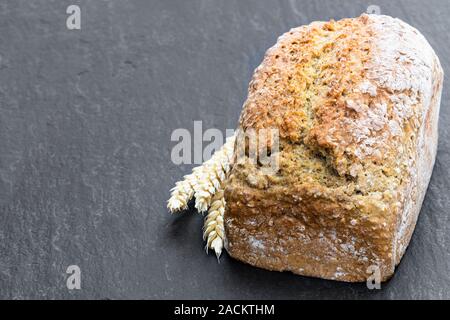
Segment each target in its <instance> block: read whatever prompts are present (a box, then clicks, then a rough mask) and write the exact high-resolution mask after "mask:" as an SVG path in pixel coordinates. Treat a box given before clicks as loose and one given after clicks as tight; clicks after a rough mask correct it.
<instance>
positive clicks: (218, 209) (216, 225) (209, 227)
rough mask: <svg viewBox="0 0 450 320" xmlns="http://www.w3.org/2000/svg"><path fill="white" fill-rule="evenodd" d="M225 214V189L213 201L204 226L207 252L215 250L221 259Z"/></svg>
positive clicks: (217, 193) (216, 194) (215, 195)
mask: <svg viewBox="0 0 450 320" xmlns="http://www.w3.org/2000/svg"><path fill="white" fill-rule="evenodd" d="M224 213H225V198H224V194H223V189H219V190H218V191H217V192H216V193H215V194H214V196H213V198H212V200H211V206H210V208H209V210H208V215H207V216H206V217H205V221H204V224H203V240H206V252H208V249H212V250H214V252H215V253H216V256H217V259H219V257H220V255H221V253H222V249H223V243H224V227H223V215H224Z"/></svg>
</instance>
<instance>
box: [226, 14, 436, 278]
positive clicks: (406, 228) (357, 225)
mask: <svg viewBox="0 0 450 320" xmlns="http://www.w3.org/2000/svg"><path fill="white" fill-rule="evenodd" d="M442 82H443V71H442V68H441V65H440V63H439V59H438V57H437V56H436V54H435V53H434V51H433V49H432V48H431V47H430V45H429V44H428V42H427V41H426V39H425V38H424V37H423V36H422V35H421V34H420V33H419V31H417V30H416V29H414V28H413V27H411V26H409V25H408V24H406V23H405V22H403V21H401V20H399V19H394V18H391V17H388V16H382V15H362V16H360V17H358V18H353V19H343V20H340V21H330V22H313V23H311V24H310V25H308V26H302V27H299V28H294V29H292V30H290V31H289V32H287V33H286V34H284V35H282V36H281V37H280V38H279V39H278V42H277V43H276V44H275V46H273V47H272V48H270V49H269V50H268V51H267V53H266V55H265V58H264V60H263V62H262V64H261V65H260V66H259V67H258V68H257V69H256V70H255V73H254V75H253V78H252V81H251V82H250V85H249V90H248V98H247V100H246V102H245V103H244V107H243V111H242V114H241V117H240V121H239V127H238V129H239V131H238V132H239V135H242V134H244V133H245V132H246V131H248V130H249V129H254V130H259V129H262V128H276V129H278V131H279V154H278V157H279V158H278V159H279V169H278V171H275V172H267V171H263V170H261V165H258V164H254V163H253V162H252V161H247V160H246V159H245V158H244V159H243V161H239V162H238V163H235V164H234V166H233V168H232V171H231V173H230V176H229V178H228V181H227V184H226V189H225V201H226V210H225V217H224V219H225V232H226V239H227V241H226V244H225V245H226V248H227V250H228V252H229V254H230V255H231V256H232V257H234V258H236V259H239V260H241V261H243V262H246V263H249V264H251V265H254V266H257V267H261V268H265V269H269V270H277V271H292V272H294V273H297V274H301V275H306V276H314V277H320V278H326V279H335V280H342V281H352V282H353V281H365V280H366V279H367V277H368V276H369V274H368V273H367V272H368V268H369V267H370V266H375V267H377V268H379V270H380V272H381V278H382V280H386V279H388V278H389V277H390V276H392V274H393V272H394V269H395V266H396V265H397V264H398V263H399V262H400V259H401V258H402V256H403V254H404V252H405V249H406V247H407V245H408V243H409V240H410V238H411V235H412V233H413V230H414V227H415V224H416V221H417V217H418V214H419V211H420V208H421V205H422V201H423V198H424V195H425V192H426V189H427V185H428V182H429V180H430V176H431V172H432V168H433V165H434V160H435V155H436V146H437V135H438V130H437V124H438V114H439V104H440V97H441V90H442ZM259 143H260V145H261V143H262V144H270V141H269V140H267V141H260V142H259ZM372 268H373V267H372ZM369 270H373V269H369Z"/></svg>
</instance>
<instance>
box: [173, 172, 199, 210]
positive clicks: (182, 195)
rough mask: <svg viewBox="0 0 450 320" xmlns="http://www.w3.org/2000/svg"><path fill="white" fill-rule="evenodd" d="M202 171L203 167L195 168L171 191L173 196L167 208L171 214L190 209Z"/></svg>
mask: <svg viewBox="0 0 450 320" xmlns="http://www.w3.org/2000/svg"><path fill="white" fill-rule="evenodd" d="M201 170H202V168H201V166H199V167H195V168H194V169H193V170H192V173H191V174H188V175H185V176H184V177H183V180H181V181H178V182H177V183H176V184H175V187H173V188H172V189H171V190H170V192H171V195H170V199H169V200H168V201H167V208H168V209H169V211H170V212H171V213H175V212H178V211H181V210H185V209H187V208H188V203H189V200H191V199H192V197H193V196H194V186H195V184H196V181H197V179H198V175H199V172H200V171H201Z"/></svg>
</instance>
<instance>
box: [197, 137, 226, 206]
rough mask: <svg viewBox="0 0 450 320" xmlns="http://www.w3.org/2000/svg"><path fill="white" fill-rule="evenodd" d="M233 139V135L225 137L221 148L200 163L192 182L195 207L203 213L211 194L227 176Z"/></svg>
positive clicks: (209, 201) (209, 202) (208, 203)
mask: <svg viewBox="0 0 450 320" xmlns="http://www.w3.org/2000/svg"><path fill="white" fill-rule="evenodd" d="M234 141H235V137H234V136H232V137H229V138H227V140H226V142H225V144H224V145H223V146H222V148H220V150H218V151H216V152H215V153H214V154H213V156H212V157H211V159H209V160H208V161H206V162H205V163H204V164H203V165H202V170H199V175H198V177H197V178H198V179H197V180H196V183H195V184H194V197H195V208H196V209H197V210H198V212H201V213H203V212H205V211H207V210H208V207H209V206H210V204H211V200H212V197H213V195H214V194H215V193H216V191H217V190H218V189H219V188H220V186H221V185H222V184H223V182H224V181H225V179H226V178H227V175H228V172H229V171H230V162H231V158H232V155H233V148H234Z"/></svg>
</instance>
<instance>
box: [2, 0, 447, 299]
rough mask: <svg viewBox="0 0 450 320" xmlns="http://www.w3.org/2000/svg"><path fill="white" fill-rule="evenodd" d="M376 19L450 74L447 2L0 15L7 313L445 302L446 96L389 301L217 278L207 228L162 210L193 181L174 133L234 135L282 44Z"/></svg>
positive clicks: (321, 287)
mask: <svg viewBox="0 0 450 320" xmlns="http://www.w3.org/2000/svg"><path fill="white" fill-rule="evenodd" d="M69 4H79V5H80V6H81V10H82V16H81V18H82V22H81V24H82V25H81V30H80V31H69V30H67V28H66V23H65V20H66V17H67V15H66V13H65V11H66V7H67V6H68V5H69ZM371 4H372V5H378V6H380V9H381V12H382V13H385V14H390V15H392V16H397V17H400V18H402V19H404V20H405V21H407V22H409V23H410V24H412V25H413V26H416V27H417V28H418V29H419V30H421V31H422V32H423V33H424V35H425V36H426V37H427V38H428V40H429V41H430V43H431V44H432V46H433V47H434V48H435V50H436V51H437V53H438V55H439V57H440V58H441V62H442V64H443V67H444V69H445V70H446V72H447V74H450V73H449V67H450V65H449V63H450V60H449V59H450V58H449V57H450V49H449V43H450V34H449V33H448V30H449V29H450V25H449V19H448V17H449V15H450V2H448V1H441V0H428V1H422V0H414V1H376V2H375V1H374V2H372V1H369V2H367V1H349V0H347V1H333V0H327V1H325V0H321V1H295V0H292V1H287V0H286V1H282V0H280V1H273V0H272V1H269V0H265V1H261V0H253V1H247V0H245V1H219V0H214V1H213V0H204V1H185V0H179V1H118V0H117V1H75V0H74V1H73V2H72V1H60V0H59V1H43V0H39V1H25V0H22V1H12V0H11V1H6V0H2V1H0V297H1V298H202V299H203V298H256V299H260V298H276V299H278V298H293V299H302V298H338V299H341V298H369V299H372V298H450V293H449V289H450V274H449V271H450V233H449V222H450V220H449V207H450V196H449V177H450V171H449V162H450V152H449V151H450V143H449V138H450V132H449V129H448V126H449V124H450V111H449V105H448V104H449V103H448V101H449V94H450V90H449V89H450V88H449V83H450V82H448V81H447V82H445V85H444V93H443V97H442V106H441V117H440V141H439V150H438V157H437V163H436V166H435V169H434V174H433V177H432V180H431V183H430V188H429V189H428V193H427V196H426V199H425V203H424V206H423V209H422V213H421V216H420V218H419V222H418V225H417V228H416V231H415V234H414V236H413V239H412V242H411V245H410V247H409V249H408V251H407V252H406V255H405V257H404V258H403V261H402V263H401V264H400V266H399V268H398V270H397V273H396V274H395V276H394V278H393V279H392V280H391V281H390V282H389V283H387V284H384V285H383V288H382V290H378V291H377V290H375V291H369V290H367V289H366V287H365V285H362V284H346V283H338V282H332V281H325V280H320V279H311V278H305V277H300V276H295V275H292V274H289V273H275V272H268V271H264V270H259V269H256V268H253V267H250V266H247V265H244V264H241V263H239V262H236V261H234V260H232V259H230V258H229V257H228V256H227V255H226V254H225V255H224V256H223V257H222V258H221V261H220V264H217V261H216V259H215V257H214V256H213V255H209V256H207V255H206V254H205V252H204V250H203V242H202V239H201V224H202V219H201V217H200V216H199V215H197V214H194V213H193V212H191V213H186V214H184V215H182V216H179V217H174V216H171V215H169V214H168V212H167V211H166V208H165V206H166V199H167V197H168V191H169V189H170V188H171V187H172V185H173V184H174V182H175V181H176V180H178V179H180V178H181V177H182V175H183V174H185V173H187V172H188V171H189V169H190V168H191V165H181V166H176V165H174V164H173V163H172V162H171V161H170V151H171V148H172V147H173V146H174V143H173V142H171V141H170V135H171V133H172V131H173V130H174V129H176V128H187V129H189V130H193V120H202V121H203V127H204V128H205V129H207V128H213V127H215V128H219V129H221V130H224V129H225V128H234V127H235V124H236V121H237V119H238V116H239V113H240V109H241V105H242V103H243V101H244V99H245V97H246V90H247V84H248V81H249V79H250V77H251V74H252V71H253V69H254V68H255V67H256V66H257V65H258V64H259V62H260V61H261V59H262V57H263V54H264V52H265V50H266V49H267V48H268V47H270V46H271V45H272V44H273V43H274V42H275V41H276V38H277V37H278V36H279V35H280V34H281V33H283V32H285V31H287V30H288V29H290V28H291V27H295V26H298V25H302V24H306V23H309V22H311V21H313V20H324V19H330V18H335V19H338V18H342V17H351V16H357V15H359V14H360V13H361V12H364V11H365V10H366V8H367V7H368V6H369V5H371ZM72 264H76V265H78V266H80V268H81V272H82V279H81V280H82V283H81V285H82V288H81V290H72V291H70V290H68V289H67V288H66V278H67V275H66V273H65V270H66V268H67V266H69V265H72Z"/></svg>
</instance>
